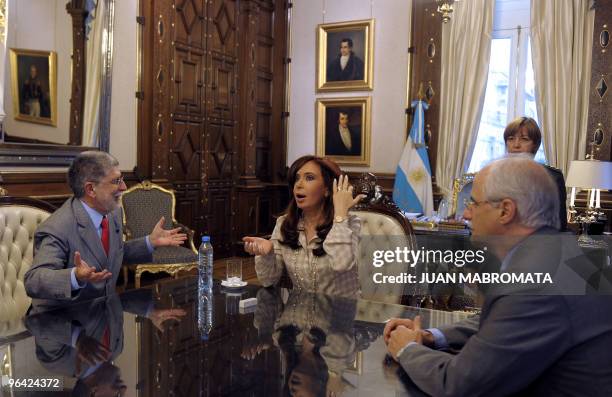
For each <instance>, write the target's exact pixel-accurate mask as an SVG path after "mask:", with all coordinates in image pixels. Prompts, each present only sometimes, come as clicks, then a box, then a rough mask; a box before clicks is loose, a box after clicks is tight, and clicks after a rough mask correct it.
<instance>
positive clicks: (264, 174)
mask: <svg viewBox="0 0 612 397" xmlns="http://www.w3.org/2000/svg"><path fill="white" fill-rule="evenodd" d="M273 21H274V3H273V2H271V1H262V2H260V6H259V20H258V23H257V32H255V35H256V37H255V44H256V49H257V50H256V59H255V65H256V77H255V78H256V80H255V83H256V86H255V89H256V95H255V98H256V99H255V106H256V121H255V128H256V134H255V173H256V175H257V177H258V178H259V179H260V180H262V181H268V182H271V181H272V175H271V173H272V171H273V168H272V128H271V127H272V126H271V117H272V89H273V78H272V77H273V58H272V55H273V48H274V36H273V32H274V28H273Z"/></svg>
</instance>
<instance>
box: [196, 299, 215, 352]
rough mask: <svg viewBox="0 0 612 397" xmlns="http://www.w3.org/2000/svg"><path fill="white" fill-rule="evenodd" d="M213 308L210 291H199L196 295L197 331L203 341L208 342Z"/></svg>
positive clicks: (211, 326)
mask: <svg viewBox="0 0 612 397" xmlns="http://www.w3.org/2000/svg"><path fill="white" fill-rule="evenodd" d="M213 307H214V300H213V293H212V291H204V290H200V291H199V293H198V329H199V331H200V338H201V339H202V340H203V341H207V340H208V338H209V337H210V333H211V331H212V329H213V325H214V324H213V318H214V317H213V316H214V313H213Z"/></svg>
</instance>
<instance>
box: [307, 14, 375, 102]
mask: <svg viewBox="0 0 612 397" xmlns="http://www.w3.org/2000/svg"><path fill="white" fill-rule="evenodd" d="M343 52H346V53H347V54H345V55H346V56H348V60H347V61H346V63H343V62H342V61H341V55H343ZM348 54H350V56H349V55H348ZM345 59H347V58H345ZM373 64H374V19H364V20H360V21H350V22H341V23H325V24H320V25H318V26H317V65H316V66H317V78H316V85H317V86H316V89H317V92H326V91H327V92H328V91H355V90H372V88H373Z"/></svg>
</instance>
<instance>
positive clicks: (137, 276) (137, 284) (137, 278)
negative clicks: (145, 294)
mask: <svg viewBox="0 0 612 397" xmlns="http://www.w3.org/2000/svg"><path fill="white" fill-rule="evenodd" d="M141 275H142V272H141V271H139V269H136V272H135V273H134V284H135V287H136V288H140V276H141Z"/></svg>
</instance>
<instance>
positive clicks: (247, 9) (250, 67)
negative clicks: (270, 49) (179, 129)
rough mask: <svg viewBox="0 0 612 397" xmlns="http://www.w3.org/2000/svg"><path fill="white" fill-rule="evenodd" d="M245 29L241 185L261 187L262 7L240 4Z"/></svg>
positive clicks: (241, 85) (242, 83)
mask: <svg viewBox="0 0 612 397" xmlns="http://www.w3.org/2000/svg"><path fill="white" fill-rule="evenodd" d="M241 7H242V8H241V14H242V20H241V25H242V26H243V30H242V34H241V36H240V38H241V40H240V45H241V51H240V55H239V56H240V65H241V66H242V69H241V73H240V76H241V79H240V92H242V95H241V97H240V115H241V117H240V138H241V139H240V140H241V143H242V145H241V156H240V157H241V162H240V183H241V184H243V185H244V184H247V185H253V184H259V182H260V181H259V180H258V179H257V172H256V151H255V146H256V142H257V62H258V53H257V32H258V29H259V27H258V25H259V17H260V7H259V5H258V4H257V3H256V2H254V1H249V2H243V3H241Z"/></svg>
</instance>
